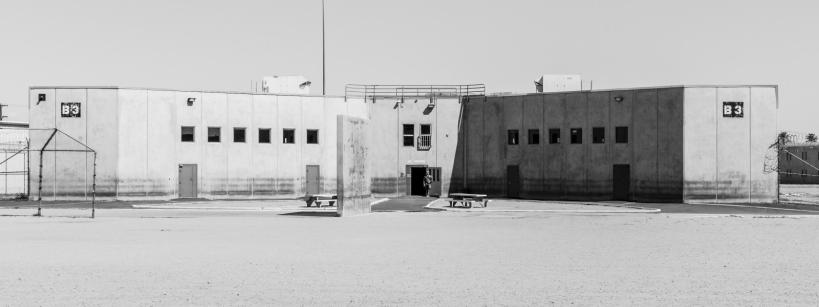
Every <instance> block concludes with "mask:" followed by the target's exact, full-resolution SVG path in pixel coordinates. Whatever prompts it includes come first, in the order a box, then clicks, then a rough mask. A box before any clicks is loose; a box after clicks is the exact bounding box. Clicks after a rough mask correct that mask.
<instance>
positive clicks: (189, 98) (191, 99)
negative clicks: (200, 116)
mask: <svg viewBox="0 0 819 307" xmlns="http://www.w3.org/2000/svg"><path fill="white" fill-rule="evenodd" d="M195 101H196V98H194V97H188V106H192V105H193V103H194V102H195Z"/></svg>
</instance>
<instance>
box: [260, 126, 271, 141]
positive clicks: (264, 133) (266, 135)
mask: <svg viewBox="0 0 819 307" xmlns="http://www.w3.org/2000/svg"><path fill="white" fill-rule="evenodd" d="M259 143H260V144H261V143H265V144H270V129H263V128H259Z"/></svg>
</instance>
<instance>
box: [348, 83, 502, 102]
mask: <svg viewBox="0 0 819 307" xmlns="http://www.w3.org/2000/svg"><path fill="white" fill-rule="evenodd" d="M485 94H486V86H485V85H483V84H464V85H375V84H371V85H367V84H347V85H346V86H345V87H344V96H346V97H351V98H365V99H373V98H375V99H378V98H428V97H464V96H481V95H485Z"/></svg>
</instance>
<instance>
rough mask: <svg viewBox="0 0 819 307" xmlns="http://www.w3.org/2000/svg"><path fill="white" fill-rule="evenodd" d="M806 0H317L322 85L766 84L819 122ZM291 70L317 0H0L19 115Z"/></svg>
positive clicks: (1, 97)
mask: <svg viewBox="0 0 819 307" xmlns="http://www.w3.org/2000/svg"><path fill="white" fill-rule="evenodd" d="M817 14H819V5H817V4H815V2H811V1H733V0H731V1H701V0H694V1H673V2H671V1H657V0H634V1H575V0H561V1H547V0H505V1H455V0H439V1H427V0H413V1H406V0H404V1H389V0H327V18H326V22H327V90H328V94H342V93H343V91H344V84H347V83H379V84H462V83H485V84H486V85H487V88H488V90H489V91H492V92H501V91H503V92H505V91H510V92H531V91H533V83H532V81H533V80H534V79H536V78H537V77H538V76H539V75H542V74H563V73H566V74H581V75H582V76H583V78H584V80H593V81H594V87H595V88H596V89H602V88H619V87H642V86H655V85H679V84H778V85H780V110H779V111H780V112H779V118H780V119H779V127H780V128H781V129H791V130H798V131H803V132H819V121H817V120H816V118H817V114H819V105H817V104H816V100H815V99H814V96H813V95H812V94H811V91H812V90H813V87H814V86H816V84H817V80H816V79H817V77H816V75H817V72H819V35H818V34H819V17H817ZM277 74H278V75H284V74H299V75H304V76H306V77H308V79H310V80H312V81H313V93H320V91H321V1H320V0H300V1H285V0H263V1H262V0H259V1H256V0H245V1H242V0H233V1H182V0H140V1H113V0H105V1H101V0H76V1H56V0H55V1H37V0H2V1H0V102H2V103H3V104H8V105H11V106H10V107H9V110H8V111H7V113H10V118H9V119H8V120H23V121H24V120H27V110H26V104H27V103H26V100H27V97H28V87H29V86H32V85H118V86H135V87H158V88H178V89H209V90H238V91H247V90H249V89H250V82H251V80H259V79H260V78H261V77H262V76H265V75H277Z"/></svg>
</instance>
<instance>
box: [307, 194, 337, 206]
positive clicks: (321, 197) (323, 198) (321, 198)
mask: <svg viewBox="0 0 819 307" xmlns="http://www.w3.org/2000/svg"><path fill="white" fill-rule="evenodd" d="M337 199H338V196H337V195H336V194H316V195H310V196H309V198H308V199H307V206H308V207H310V205H312V204H313V203H314V202H315V203H316V207H318V208H321V203H322V202H326V203H327V204H328V205H329V206H331V207H332V206H333V205H334V204H335V203H336V200H337Z"/></svg>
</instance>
